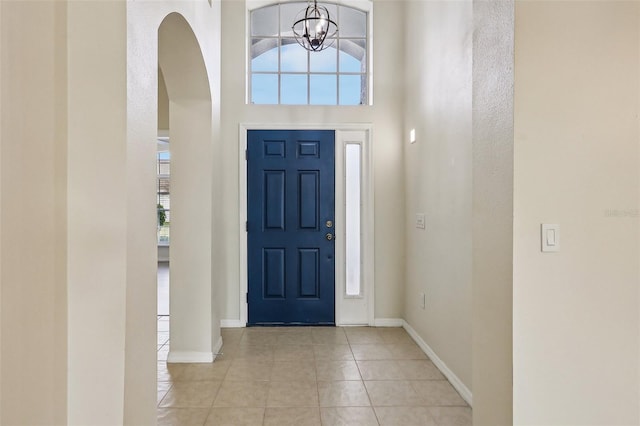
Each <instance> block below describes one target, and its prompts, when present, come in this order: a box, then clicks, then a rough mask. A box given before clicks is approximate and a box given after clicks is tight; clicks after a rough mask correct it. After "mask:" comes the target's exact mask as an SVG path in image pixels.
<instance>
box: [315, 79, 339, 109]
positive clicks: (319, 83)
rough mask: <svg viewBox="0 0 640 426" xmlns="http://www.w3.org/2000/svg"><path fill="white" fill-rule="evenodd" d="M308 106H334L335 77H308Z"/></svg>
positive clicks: (335, 100)
mask: <svg viewBox="0 0 640 426" xmlns="http://www.w3.org/2000/svg"><path fill="white" fill-rule="evenodd" d="M309 83H310V87H309V89H310V96H311V100H310V102H309V103H310V104H311V105H336V104H337V103H338V102H337V101H338V99H337V97H338V87H337V81H336V76H335V75H317V74H312V75H311V76H310V82H309Z"/></svg>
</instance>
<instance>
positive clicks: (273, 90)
mask: <svg viewBox="0 0 640 426" xmlns="http://www.w3.org/2000/svg"><path fill="white" fill-rule="evenodd" d="M251 102H252V103H254V104H277V103H278V75H277V74H252V75H251Z"/></svg>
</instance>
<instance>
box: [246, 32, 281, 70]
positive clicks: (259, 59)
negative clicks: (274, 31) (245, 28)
mask: <svg viewBox="0 0 640 426" xmlns="http://www.w3.org/2000/svg"><path fill="white" fill-rule="evenodd" d="M277 47H278V39H276V38H263V39H253V40H251V71H273V72H277V71H278V49H277Z"/></svg>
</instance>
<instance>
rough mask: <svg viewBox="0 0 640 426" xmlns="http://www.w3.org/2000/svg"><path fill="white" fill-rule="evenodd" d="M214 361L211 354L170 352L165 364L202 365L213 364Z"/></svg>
mask: <svg viewBox="0 0 640 426" xmlns="http://www.w3.org/2000/svg"><path fill="white" fill-rule="evenodd" d="M216 352H217V351H216ZM214 359H215V357H214V356H213V352H195V351H171V352H169V356H168V357H167V362H168V363H180V364H182V363H184V364H188V363H201V362H202V363H204V362H213V360H214Z"/></svg>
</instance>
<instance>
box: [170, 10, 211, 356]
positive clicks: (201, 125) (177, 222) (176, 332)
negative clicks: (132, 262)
mask: <svg viewBox="0 0 640 426" xmlns="http://www.w3.org/2000/svg"><path fill="white" fill-rule="evenodd" d="M158 67H159V69H160V72H161V73H162V77H163V78H164V83H165V84H166V91H167V97H168V116H169V126H168V127H169V128H168V130H169V134H168V138H169V140H170V155H171V250H170V254H169V265H170V272H169V277H170V278H169V280H170V283H171V286H170V291H169V294H170V302H169V311H170V318H171V321H170V344H169V345H170V346H169V352H168V362H211V361H213V359H214V355H213V354H214V352H216V351H217V348H216V347H215V346H216V345H218V346H219V345H220V344H221V340H220V338H219V335H220V333H219V328H218V325H217V324H214V322H216V321H214V319H213V317H212V316H213V312H212V268H211V261H212V227H211V214H212V182H213V179H212V173H213V172H212V167H211V164H212V103H211V89H210V86H209V79H208V76H207V70H206V67H205V63H204V59H203V56H202V52H201V49H200V45H199V43H198V41H197V39H196V37H195V35H194V33H193V31H192V29H191V27H190V26H189V24H188V23H187V21H186V20H185V19H184V18H183V17H182V16H181V15H180V14H178V13H172V14H169V15H168V16H166V17H165V19H164V20H163V21H162V23H161V24H160V26H159V29H158Z"/></svg>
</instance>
